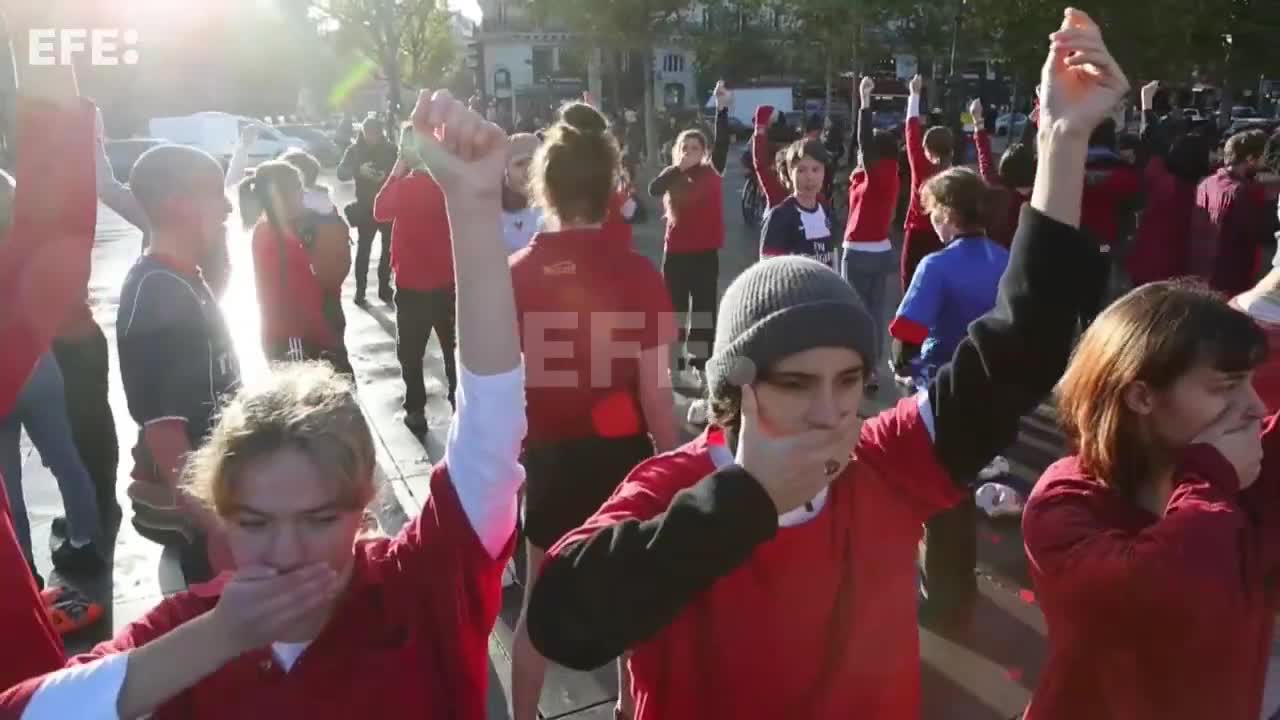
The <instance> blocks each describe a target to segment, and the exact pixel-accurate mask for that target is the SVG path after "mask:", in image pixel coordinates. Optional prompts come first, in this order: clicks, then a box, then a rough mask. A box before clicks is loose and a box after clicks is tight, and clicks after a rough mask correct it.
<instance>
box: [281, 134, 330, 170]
mask: <svg viewBox="0 0 1280 720" xmlns="http://www.w3.org/2000/svg"><path fill="white" fill-rule="evenodd" d="M275 129H276V130H279V131H280V132H282V133H284V134H285V135H288V136H290V137H296V138H298V139H299V140H302V141H303V142H305V143H306V145H307V147H306V150H307V152H309V153H311V154H312V155H314V156H315V158H316V159H317V160H319V161H320V164H321V165H323V166H324V167H334V166H336V165H337V164H338V161H339V160H341V159H342V151H341V150H339V149H338V145H337V143H335V142H334V141H333V138H332V137H331V136H330V134H329V133H327V132H325V131H324V130H323V129H322V128H321V127H320V126H318V125H276V126H275Z"/></svg>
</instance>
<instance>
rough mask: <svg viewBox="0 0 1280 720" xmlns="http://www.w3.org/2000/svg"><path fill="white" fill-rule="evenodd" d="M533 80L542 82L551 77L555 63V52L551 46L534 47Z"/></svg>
mask: <svg viewBox="0 0 1280 720" xmlns="http://www.w3.org/2000/svg"><path fill="white" fill-rule="evenodd" d="M531 62H532V64H533V80H534V82H542V81H543V80H546V79H547V78H549V77H551V72H552V70H553V63H554V52H552V49H551V48H549V47H535V48H533V59H532V60H531Z"/></svg>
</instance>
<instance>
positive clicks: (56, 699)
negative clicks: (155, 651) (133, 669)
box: [22, 653, 129, 720]
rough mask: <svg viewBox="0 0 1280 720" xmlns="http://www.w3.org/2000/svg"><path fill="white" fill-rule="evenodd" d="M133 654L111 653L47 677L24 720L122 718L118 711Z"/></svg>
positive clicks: (116, 719) (24, 713) (99, 719)
mask: <svg viewBox="0 0 1280 720" xmlns="http://www.w3.org/2000/svg"><path fill="white" fill-rule="evenodd" d="M128 669H129V654H128V653H118V654H115V655H107V656H106V657H104V658H102V659H101V660H95V661H94V662H91V663H86V664H84V665H76V666H74V667H69V668H64V669H62V670H58V671H57V672H53V673H49V674H48V675H47V676H45V679H44V682H42V683H40V689H39V690H36V692H35V694H34V695H32V696H31V702H29V703H27V707H26V709H24V710H23V711H22V720H46V718H47V719H48V720H62V719H63V718H70V717H74V718H79V720H119V717H120V716H119V715H118V714H117V713H116V709H117V706H118V703H119V702H120V692H121V691H122V690H123V689H124V678H125V674H126V671H127V670H128Z"/></svg>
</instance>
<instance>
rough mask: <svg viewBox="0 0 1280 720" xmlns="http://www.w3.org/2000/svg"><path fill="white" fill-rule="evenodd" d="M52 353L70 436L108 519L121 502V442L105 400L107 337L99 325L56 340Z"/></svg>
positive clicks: (107, 382) (99, 504) (106, 385)
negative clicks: (118, 474) (77, 335)
mask: <svg viewBox="0 0 1280 720" xmlns="http://www.w3.org/2000/svg"><path fill="white" fill-rule="evenodd" d="M53 353H54V356H55V357H56V358H57V361H58V366H59V368H61V370H62V379H63V385H64V387H65V388H66V396H67V418H68V419H69V420H70V421H71V437H72V439H73V440H74V441H75V444H76V449H77V450H79V452H80V460H81V462H83V463H84V466H85V469H86V470H88V471H89V477H90V478H92V479H93V487H94V490H95V492H96V494H97V499H98V511H99V512H100V513H101V514H102V515H103V516H104V517H109V516H110V515H111V514H112V513H114V512H115V508H116V506H117V502H116V469H117V467H118V466H119V462H120V445H119V442H118V441H117V439H116V423H115V418H114V417H113V416H112V415H111V404H110V402H109V401H108V399H107V394H108V392H109V389H110V381H109V380H108V375H109V360H108V356H107V338H106V336H105V335H103V334H102V328H100V327H98V326H97V325H96V324H95V325H94V330H93V333H91V334H90V335H88V336H86V337H81V338H72V339H60V340H57V341H55V342H54V344H53Z"/></svg>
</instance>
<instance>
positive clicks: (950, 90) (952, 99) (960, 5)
mask: <svg viewBox="0 0 1280 720" xmlns="http://www.w3.org/2000/svg"><path fill="white" fill-rule="evenodd" d="M968 4H969V0H956V14H955V17H954V18H953V19H952V22H951V63H950V65H951V67H950V72H949V73H948V74H947V101H946V104H945V105H944V106H943V109H944V111H945V112H946V113H947V119H946V121H945V122H944V123H943V124H944V125H947V126H950V127H952V128H953V129H955V130H959V131H960V132H963V130H964V124H963V123H961V122H960V113H961V111H962V110H961V106H962V104H963V102H964V100H963V98H961V96H960V90H961V88H960V78H959V76H957V75H956V51H957V48H958V46H959V44H960V23H961V22H963V20H964V10H965V7H966V6H967V5H968ZM960 132H958V133H957V137H958V136H959V134H960Z"/></svg>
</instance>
